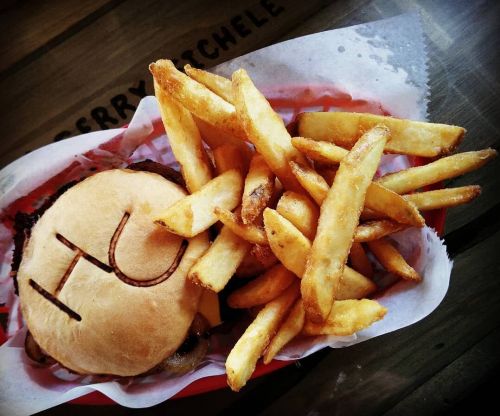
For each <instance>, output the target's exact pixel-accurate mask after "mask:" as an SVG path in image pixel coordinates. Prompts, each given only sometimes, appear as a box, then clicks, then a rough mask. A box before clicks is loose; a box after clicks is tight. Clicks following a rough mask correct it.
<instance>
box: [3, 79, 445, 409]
mask: <svg viewBox="0 0 500 416" xmlns="http://www.w3.org/2000/svg"><path fill="white" fill-rule="evenodd" d="M265 93H266V96H267V97H268V99H269V101H270V103H271V105H272V106H273V108H274V109H275V110H277V111H280V112H281V113H283V114H286V117H287V118H289V120H288V121H292V123H293V120H294V119H295V116H296V115H297V114H299V113H300V112H302V111H304V110H305V109H308V108H314V109H315V110H316V111H318V110H320V111H330V110H333V109H337V110H338V109H342V110H344V111H356V112H371V113H374V114H382V115H389V113H388V112H387V111H385V110H384V108H383V107H382V106H381V105H380V104H379V103H376V102H372V101H365V100H353V99H352V97H351V96H350V95H348V94H346V93H343V92H341V91H339V90H337V89H335V88H332V87H324V86H307V87H304V86H296V87H293V88H290V87H286V88H272V89H268V90H265ZM125 127H126V126H125ZM161 130H163V124H162V122H161V120H157V121H156V122H155V123H154V133H153V135H154V134H156V135H157V134H158V132H159V131H161ZM427 162H428V160H426V159H424V158H413V159H412V160H411V163H412V164H413V165H415V166H418V165H422V164H425V163H427ZM53 191H54V189H51V186H50V184H48V185H47V189H46V192H47V194H50V193H51V192H53ZM27 204H28V205H29V201H27ZM425 217H426V222H427V224H428V225H429V226H431V227H433V228H434V229H435V230H436V231H437V232H438V234H442V233H443V231H444V223H445V210H443V209H441V210H435V211H430V212H428V213H426V215H425ZM0 313H8V310H7V308H5V307H2V308H0ZM5 341H6V336H5V334H4V331H3V328H2V327H1V325H0V344H2V343H3V342H5ZM292 363H293V361H277V360H274V361H272V362H271V363H270V364H268V365H264V364H263V363H262V362H261V361H259V363H258V364H257V367H256V369H255V372H254V373H253V375H252V378H257V377H261V376H263V375H265V374H268V373H271V372H274V371H276V370H278V369H280V368H283V367H285V366H287V365H290V364H292ZM225 387H227V381H226V376H225V375H219V376H212V377H206V378H203V379H199V380H196V381H195V382H193V383H191V384H190V385H188V386H187V387H185V388H184V389H183V390H182V391H180V392H179V393H177V394H176V395H175V396H173V398H174V399H175V398H182V397H189V396H193V395H198V394H201V393H206V392H210V391H214V390H218V389H222V388H225ZM71 403H74V404H84V405H112V404H115V402H114V401H112V400H111V399H110V398H109V397H107V396H105V395H103V394H102V393H100V392H97V391H96V392H93V393H89V394H87V395H85V396H82V397H79V398H77V399H74V400H72V401H71Z"/></svg>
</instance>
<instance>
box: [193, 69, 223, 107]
mask: <svg viewBox="0 0 500 416" xmlns="http://www.w3.org/2000/svg"><path fill="white" fill-rule="evenodd" d="M184 72H186V74H188V75H189V76H190V77H191V78H193V79H194V80H195V81H198V82H199V83H200V84H203V85H204V86H205V87H207V88H208V89H209V90H211V91H213V92H214V93H216V94H217V95H218V96H219V97H221V98H224V100H226V101H227V102H228V103H232V102H233V96H232V92H231V80H229V79H227V78H224V77H221V76H220V75H217V74H213V73H212V72H208V71H204V70H203V69H197V68H193V67H192V66H191V65H189V64H188V65H184Z"/></svg>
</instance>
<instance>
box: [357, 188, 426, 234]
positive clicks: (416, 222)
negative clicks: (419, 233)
mask: <svg viewBox="0 0 500 416" xmlns="http://www.w3.org/2000/svg"><path fill="white" fill-rule="evenodd" d="M365 207H367V208H369V209H372V210H375V211H376V212H382V213H383V214H384V215H385V216H387V217H389V218H391V219H393V220H394V221H397V222H399V223H402V224H408V225H413V226H414V227H423V226H424V225H425V220H424V218H423V217H422V215H420V212H418V209H417V207H416V206H415V205H414V204H412V203H411V202H410V201H408V200H406V199H404V198H403V197H402V196H401V195H398V194H397V193H396V192H393V191H391V190H390V189H387V188H385V187H383V186H381V185H380V184H378V183H377V182H372V183H371V184H370V186H368V190H367V191H366V197H365Z"/></svg>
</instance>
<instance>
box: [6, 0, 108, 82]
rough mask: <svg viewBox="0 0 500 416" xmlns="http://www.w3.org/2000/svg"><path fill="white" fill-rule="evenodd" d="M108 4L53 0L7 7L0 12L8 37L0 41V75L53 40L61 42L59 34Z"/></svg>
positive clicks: (97, 0)
mask: <svg viewBox="0 0 500 416" xmlns="http://www.w3.org/2000/svg"><path fill="white" fill-rule="evenodd" d="M110 3H113V2H111V1H110V0H82V1H78V2H72V3H69V2H67V1H64V0H56V1H54V0H52V1H35V2H20V1H18V2H11V4H9V5H6V6H5V7H4V8H2V10H0V27H1V28H2V32H3V34H4V35H5V34H7V35H8V36H2V37H1V40H0V56H2V59H1V60H0V74H1V73H3V72H4V71H6V70H8V69H9V68H11V67H13V66H15V65H16V64H17V63H19V62H20V61H21V62H22V61H23V60H25V59H26V57H27V56H29V55H31V54H33V53H34V52H35V51H37V50H41V49H43V48H44V47H45V48H46V47H47V45H50V43H51V42H53V41H54V39H59V41H63V40H64V39H62V38H61V35H62V34H64V33H65V32H67V31H69V30H70V28H72V27H75V26H76V25H77V24H78V23H79V22H81V21H82V20H83V19H85V18H88V17H89V16H91V15H95V14H96V13H98V12H99V10H100V9H103V8H105V6H106V5H108V4H110ZM115 3H116V2H115ZM13 39H15V41H12V40H13Z"/></svg>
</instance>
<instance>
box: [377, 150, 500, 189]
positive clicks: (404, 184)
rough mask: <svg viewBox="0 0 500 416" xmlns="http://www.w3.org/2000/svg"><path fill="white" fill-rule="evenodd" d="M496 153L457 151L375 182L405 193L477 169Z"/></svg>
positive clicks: (491, 151) (490, 151) (494, 151)
mask: <svg viewBox="0 0 500 416" xmlns="http://www.w3.org/2000/svg"><path fill="white" fill-rule="evenodd" d="M496 155H497V151H496V150H494V149H484V150H478V151H474V152H464V153H457V154H455V155H452V156H448V157H443V158H442V159H438V160H436V161H434V162H431V163H428V164H427V165H423V166H417V167H413V168H408V169H405V170H402V171H399V172H395V173H390V174H388V175H385V176H383V177H381V178H380V179H378V180H377V182H378V183H379V184H381V185H382V186H384V187H386V188H388V189H391V190H393V191H394V192H397V193H398V194H406V193H408V192H411V191H414V190H415V189H419V188H422V187H423V186H427V185H432V184H434V183H436V182H440V181H443V180H445V179H450V178H454V177H456V176H460V175H463V174H464V173H467V172H471V171H473V170H475V169H478V168H480V167H481V166H483V165H485V164H486V163H487V162H489V161H490V160H491V159H493V158H494V157H496Z"/></svg>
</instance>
